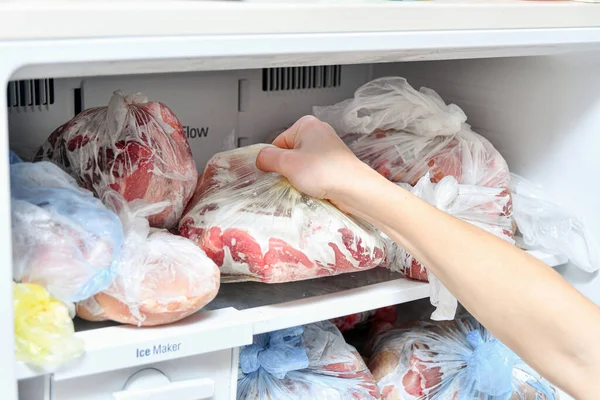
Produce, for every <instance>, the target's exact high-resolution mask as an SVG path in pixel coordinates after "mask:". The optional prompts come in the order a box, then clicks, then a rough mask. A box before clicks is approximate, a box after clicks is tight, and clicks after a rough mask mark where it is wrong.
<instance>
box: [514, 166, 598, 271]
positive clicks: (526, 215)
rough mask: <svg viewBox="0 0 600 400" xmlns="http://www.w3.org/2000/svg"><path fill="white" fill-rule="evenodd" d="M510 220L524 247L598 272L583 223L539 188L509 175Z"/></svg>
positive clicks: (593, 245) (594, 251)
mask: <svg viewBox="0 0 600 400" xmlns="http://www.w3.org/2000/svg"><path fill="white" fill-rule="evenodd" d="M511 191H512V193H513V201H514V215H513V216H514V220H515V222H516V224H517V227H518V228H519V232H521V234H522V235H523V241H524V244H525V247H527V248H530V249H543V250H544V251H546V252H549V253H552V254H561V255H564V256H566V257H567V258H568V259H569V260H570V261H571V262H572V263H573V264H575V265H576V266H577V267H579V268H581V269H582V270H584V271H586V272H594V271H596V270H597V269H598V263H599V261H598V249H597V247H596V241H594V240H593V239H592V237H591V235H590V233H589V231H588V229H587V227H586V226H585V224H584V223H583V221H582V220H581V219H579V218H577V217H576V216H575V215H574V214H573V213H572V212H570V211H569V210H567V209H565V208H563V207H561V206H559V205H557V204H555V203H553V202H552V201H550V200H549V196H548V195H546V194H544V193H543V191H542V189H541V188H540V187H538V186H536V185H535V184H534V183H532V182H530V181H528V180H527V179H525V178H523V177H521V176H518V175H516V174H511Z"/></svg>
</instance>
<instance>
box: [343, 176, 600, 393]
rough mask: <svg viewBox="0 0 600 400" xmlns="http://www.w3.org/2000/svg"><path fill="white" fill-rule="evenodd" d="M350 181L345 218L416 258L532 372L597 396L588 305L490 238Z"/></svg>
mask: <svg viewBox="0 0 600 400" xmlns="http://www.w3.org/2000/svg"><path fill="white" fill-rule="evenodd" d="M355 179H358V180H361V184H360V185H355V186H356V187H360V188H361V190H360V191H350V192H348V194H347V195H346V197H345V207H346V208H347V209H348V210H349V211H350V212H352V213H354V214H356V215H358V216H360V217H362V218H364V219H366V220H367V221H369V222H371V223H372V224H373V225H375V226H376V227H378V228H379V229H381V230H382V231H383V232H385V233H386V234H387V235H388V236H390V237H391V238H392V239H394V240H395V241H396V242H398V243H399V244H400V245H401V246H402V247H404V248H405V249H406V250H407V251H409V252H410V253H411V254H412V255H413V256H415V258H416V259H418V260H419V261H420V262H421V263H422V264H423V265H425V266H426V267H427V268H428V269H429V270H430V271H431V272H433V273H434V274H435V275H436V276H437V277H438V278H439V279H440V280H441V281H442V282H443V283H444V284H445V285H446V287H447V288H448V289H449V290H450V291H451V292H452V293H453V294H454V295H455V296H456V297H457V298H458V299H459V301H460V302H461V303H462V304H463V305H464V306H465V307H466V308H467V310H469V312H471V313H472V314H473V315H474V316H475V317H476V318H477V319H478V320H479V321H480V322H482V323H483V324H484V325H485V326H486V327H487V328H488V329H490V331H491V332H492V333H493V334H494V335H495V336H497V337H498V338H499V339H500V340H502V341H503V342H504V343H506V344H507V345H508V346H510V347H511V348H512V349H514V350H515V351H516V352H517V353H518V354H519V355H520V356H521V357H522V358H523V359H524V360H526V361H527V362H528V363H529V364H530V365H531V366H532V367H534V368H535V369H536V370H538V371H539V372H540V373H542V374H543V375H544V376H546V377H547V378H548V379H550V380H551V381H553V382H555V383H556V384H558V385H559V386H561V387H562V388H564V389H565V390H566V391H567V392H569V393H572V394H574V395H576V396H578V397H577V398H578V399H586V398H590V399H591V398H597V396H598V393H600V387H599V386H600V384H599V383H598V381H600V379H599V377H600V344H598V338H599V337H600V310H599V309H598V308H597V307H596V306H595V305H594V304H593V303H591V302H590V301H588V300H587V299H585V298H584V297H583V296H582V295H581V294H579V292H577V291H576V290H575V289H574V288H573V287H572V286H571V285H569V284H568V283H567V282H566V281H565V280H564V279H562V277H560V275H559V274H557V273H556V272H555V271H554V270H552V269H551V268H548V267H547V266H546V265H545V264H543V263H542V262H540V261H539V260H537V259H535V258H534V257H531V256H530V255H528V254H527V253H525V252H523V251H521V250H519V249H517V248H516V247H515V246H512V245H510V244H508V243H506V242H505V241H503V240H501V239H498V238H496V237H495V236H493V235H492V234H489V233H487V232H485V231H483V230H481V229H478V228H476V227H474V226H472V225H470V224H468V223H466V222H463V221H461V220H458V219H456V218H454V217H452V216H450V215H447V214H445V213H443V212H441V211H439V210H437V209H436V208H434V207H432V206H430V205H428V204H426V203H425V202H423V201H422V200H420V199H418V198H416V197H415V196H413V195H412V194H410V193H409V192H408V191H406V190H403V189H402V188H400V187H399V186H397V185H395V184H392V183H390V182H388V181H387V180H385V179H384V178H381V177H379V176H378V175H369V174H368V173H367V172H366V171H365V172H364V173H361V174H359V176H357V177H355ZM559 320H560V323H558V321H559ZM594 373H595V374H596V375H594ZM592 378H594V379H592Z"/></svg>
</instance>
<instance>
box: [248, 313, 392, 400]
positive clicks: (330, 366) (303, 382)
mask: <svg viewBox="0 0 600 400" xmlns="http://www.w3.org/2000/svg"><path fill="white" fill-rule="evenodd" d="M379 398H380V397H379V391H378V389H377V385H376V384H375V381H374V380H373V376H372V375H371V372H370V371H369V370H368V369H367V367H366V365H365V363H364V361H363V360H362V358H361V356H360V355H359V354H358V352H357V351H356V349H355V348H354V347H352V346H350V345H348V344H346V342H345V341H344V338H343V337H342V334H341V333H340V331H339V330H338V329H337V328H336V327H335V326H334V325H333V324H332V323H330V322H328V321H322V322H317V323H314V324H309V325H305V326H303V327H302V326H298V327H295V328H288V329H282V330H280V331H275V332H269V333H265V334H261V335H257V336H255V337H254V343H253V344H251V345H249V346H244V347H242V348H241V350H240V368H239V373H238V390H237V399H238V400H280V399H286V400H313V399H319V400H348V399H354V400H375V399H379Z"/></svg>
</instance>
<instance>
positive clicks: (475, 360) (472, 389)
mask: <svg viewBox="0 0 600 400" xmlns="http://www.w3.org/2000/svg"><path fill="white" fill-rule="evenodd" d="M370 347H371V353H372V354H371V358H370V359H369V368H370V370H371V372H372V373H373V376H374V378H375V380H376V381H377V384H378V386H379V390H380V391H381V398H382V399H384V400H410V399H415V400H416V399H432V400H433V399H439V400H447V399H448V400H451V399H478V400H508V399H510V400H555V399H558V394H557V391H556V389H555V388H554V387H552V386H551V385H550V384H549V383H548V382H547V381H545V380H544V379H543V378H541V377H540V376H539V375H538V374H537V373H536V372H534V371H533V370H532V369H531V368H530V367H528V366H527V365H526V364H525V363H524V362H523V361H522V360H520V359H519V357H518V356H517V355H516V354H514V353H513V352H512V351H511V350H509V349H508V348H507V347H506V346H505V345H504V344H502V343H501V342H500V341H498V340H497V339H495V338H494V337H493V336H492V335H491V334H490V333H489V331H487V330H486V329H485V328H484V327H483V326H481V325H480V324H479V323H478V322H477V321H475V320H474V319H473V318H472V317H469V318H465V319H460V320H457V321H444V322H439V323H431V322H415V323H412V324H404V325H402V326H396V327H394V328H391V329H389V330H387V331H384V332H380V333H379V335H378V336H376V337H375V338H374V339H373V341H372V343H371V345H370Z"/></svg>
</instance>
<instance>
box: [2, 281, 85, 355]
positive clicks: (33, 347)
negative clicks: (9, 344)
mask: <svg viewBox="0 0 600 400" xmlns="http://www.w3.org/2000/svg"><path fill="white" fill-rule="evenodd" d="M13 312H14V327H15V353H16V358H17V361H23V362H26V363H29V364H33V365H36V366H44V367H55V366H57V365H59V364H62V363H64V362H67V361H70V360H73V359H75V358H77V357H79V356H81V355H82V354H83V351H84V346H83V341H81V340H80V339H78V338H76V337H75V336H74V332H75V331H74V328H73V320H72V319H71V316H70V315H69V310H68V308H67V306H66V305H65V304H64V303H63V302H61V301H59V300H56V299H53V298H52V297H51V296H50V294H49V293H48V291H47V290H46V289H44V288H43V287H42V286H40V285H36V284H33V283H14V282H13Z"/></svg>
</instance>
